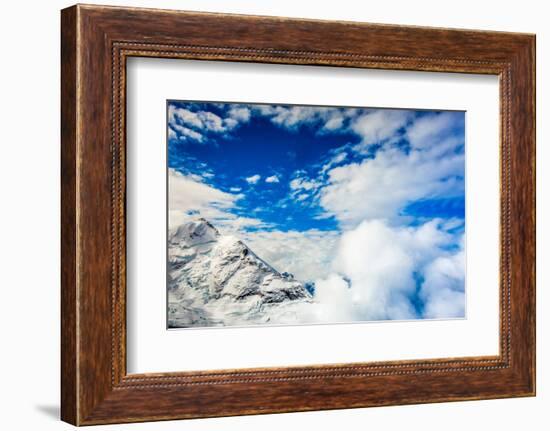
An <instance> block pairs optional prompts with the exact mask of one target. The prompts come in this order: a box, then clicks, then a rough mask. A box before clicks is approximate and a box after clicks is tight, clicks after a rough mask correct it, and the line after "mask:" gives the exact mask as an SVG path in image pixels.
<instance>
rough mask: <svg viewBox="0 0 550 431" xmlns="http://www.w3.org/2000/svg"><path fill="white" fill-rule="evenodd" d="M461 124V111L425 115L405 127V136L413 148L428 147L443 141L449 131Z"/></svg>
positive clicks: (462, 114)
mask: <svg viewBox="0 0 550 431" xmlns="http://www.w3.org/2000/svg"><path fill="white" fill-rule="evenodd" d="M463 126H464V113H463V112H443V113H440V114H431V115H426V116H424V117H421V118H419V119H417V120H416V121H415V122H414V123H413V124H411V126H410V127H408V128H407V138H408V140H409V142H410V144H411V146H412V147H413V148H417V149H429V148H432V147H434V146H437V145H440V144H441V142H444V141H445V140H444V138H445V136H446V135H448V134H449V132H450V131H452V130H456V129H457V127H463Z"/></svg>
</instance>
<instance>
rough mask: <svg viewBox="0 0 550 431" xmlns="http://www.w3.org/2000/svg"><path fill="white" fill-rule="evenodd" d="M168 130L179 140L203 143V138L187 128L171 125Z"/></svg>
mask: <svg viewBox="0 0 550 431" xmlns="http://www.w3.org/2000/svg"><path fill="white" fill-rule="evenodd" d="M170 130H171V131H173V132H174V135H176V136H177V137H178V138H179V139H184V140H185V139H187V138H190V139H192V140H195V141H197V142H202V141H203V136H202V135H201V134H200V133H199V132H196V131H195V130H193V129H190V128H189V127H185V126H180V125H179V124H171V125H170Z"/></svg>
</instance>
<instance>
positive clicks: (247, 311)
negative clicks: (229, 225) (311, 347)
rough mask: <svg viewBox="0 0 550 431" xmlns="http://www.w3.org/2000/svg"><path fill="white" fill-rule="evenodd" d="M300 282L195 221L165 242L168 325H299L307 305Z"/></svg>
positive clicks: (309, 300) (307, 297) (306, 294)
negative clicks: (166, 254) (166, 244)
mask: <svg viewBox="0 0 550 431" xmlns="http://www.w3.org/2000/svg"><path fill="white" fill-rule="evenodd" d="M312 302H313V299H312V295H311V293H310V292H309V291H308V289H307V288H306V285H305V284H304V283H301V282H299V281H297V280H294V277H293V276H292V275H291V274H288V273H280V272H278V271H277V270H275V269H274V268H273V267H271V266H270V265H269V264H268V263H267V262H265V261H263V260H262V259H261V258H260V257H258V256H257V255H256V254H255V253H254V252H253V251H252V250H250V248H248V247H247V246H246V244H244V243H243V242H242V241H240V240H239V239H238V238H235V237H233V236H228V235H221V234H220V233H219V231H218V230H217V229H216V228H215V227H214V226H213V225H212V224H211V223H210V222H208V221H207V220H205V219H203V218H200V219H197V220H194V221H191V222H187V223H185V224H183V225H181V226H179V227H178V228H176V229H174V230H173V231H172V232H171V233H170V235H169V240H168V326H169V327H170V328H185V327H195V326H225V325H239V326H240V325H255V324H265V323H270V324H288V323H296V322H301V321H302V320H303V316H301V315H300V310H301V309H302V310H303V306H304V305H306V304H308V303H312Z"/></svg>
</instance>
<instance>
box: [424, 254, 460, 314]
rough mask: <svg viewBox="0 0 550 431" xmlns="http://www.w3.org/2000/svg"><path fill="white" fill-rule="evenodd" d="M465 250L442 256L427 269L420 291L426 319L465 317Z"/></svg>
mask: <svg viewBox="0 0 550 431" xmlns="http://www.w3.org/2000/svg"><path fill="white" fill-rule="evenodd" d="M464 268H465V255H464V250H460V251H459V252H458V253H456V254H454V255H452V256H441V257H438V258H437V259H435V260H434V261H433V262H432V263H430V265H429V266H428V267H427V268H426V271H425V273H424V277H425V281H424V283H423V284H422V288H421V290H420V297H421V298H422V300H423V301H424V306H425V311H424V317H426V318H432V319H436V318H450V317H464V316H465V314H464V313H465V305H466V302H465V301H466V298H465V292H464V282H465V280H464Z"/></svg>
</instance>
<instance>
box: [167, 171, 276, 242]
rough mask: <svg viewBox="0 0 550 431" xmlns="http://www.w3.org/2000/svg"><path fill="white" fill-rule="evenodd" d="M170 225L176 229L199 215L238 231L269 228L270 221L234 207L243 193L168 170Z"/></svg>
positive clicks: (225, 228)
mask: <svg viewBox="0 0 550 431" xmlns="http://www.w3.org/2000/svg"><path fill="white" fill-rule="evenodd" d="M168 194H169V196H170V198H169V199H168V203H169V206H168V226H169V228H170V229H173V228H175V227H177V226H179V225H181V224H182V223H185V222H187V221H189V220H192V219H194V218H197V217H204V218H206V219H208V220H209V221H211V222H212V223H214V224H215V225H216V226H217V227H219V228H220V229H222V230H224V231H226V232H228V233H235V232H240V231H241V230H243V229H245V228H249V227H256V228H267V227H270V225H269V224H267V223H265V222H263V221H262V220H259V219H256V218H252V217H242V216H238V215H236V214H234V213H233V212H231V210H234V209H236V208H237V207H238V201H239V200H240V199H242V198H243V195H242V194H234V193H227V192H224V191H222V190H218V189H216V188H215V187H212V186H210V185H208V184H206V183H204V182H203V178H201V177H200V176H196V175H184V174H182V173H180V172H178V171H176V170H175V169H171V168H170V169H169V170H168Z"/></svg>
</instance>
